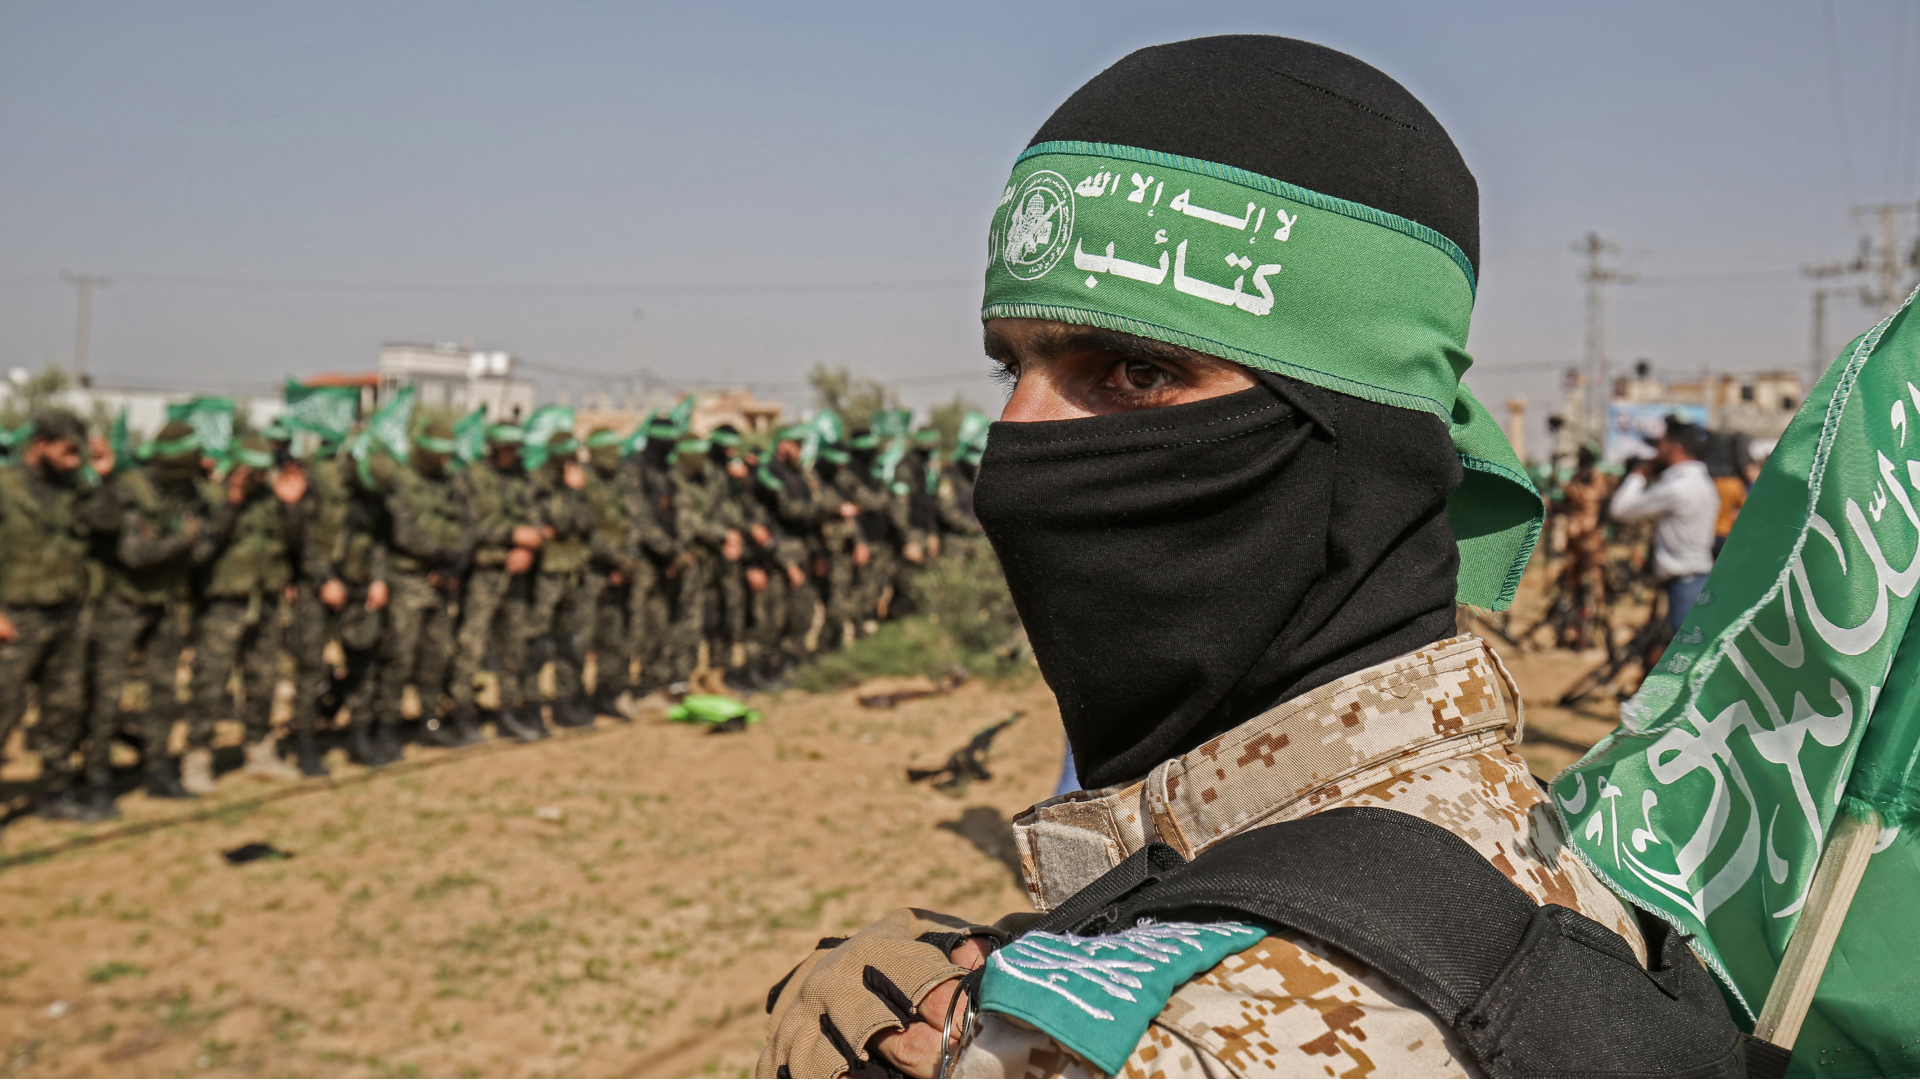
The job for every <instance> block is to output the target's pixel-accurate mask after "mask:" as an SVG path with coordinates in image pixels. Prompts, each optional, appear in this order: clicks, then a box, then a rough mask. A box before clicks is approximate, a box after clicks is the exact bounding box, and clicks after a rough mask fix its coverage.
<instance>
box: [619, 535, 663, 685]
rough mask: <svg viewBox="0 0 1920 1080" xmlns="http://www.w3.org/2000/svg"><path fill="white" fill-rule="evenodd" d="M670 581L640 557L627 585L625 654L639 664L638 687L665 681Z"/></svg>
mask: <svg viewBox="0 0 1920 1080" xmlns="http://www.w3.org/2000/svg"><path fill="white" fill-rule="evenodd" d="M670 584H671V582H670V581H669V579H667V578H666V577H664V576H662V575H661V573H660V571H659V570H658V569H657V568H655V566H654V565H653V563H652V562H650V561H648V560H647V559H646V558H645V557H644V556H643V557H642V558H641V559H640V564H639V568H638V569H637V570H636V571H635V573H634V578H633V580H632V581H631V582H628V584H627V645H626V651H627V655H629V656H631V657H633V658H634V659H636V660H638V661H640V680H639V685H640V686H642V687H647V686H655V685H658V684H660V683H663V682H666V681H667V677H666V676H667V672H668V670H669V668H670V665H669V664H668V662H667V658H668V649H667V636H668V631H669V628H670V627H671V625H672V622H673V607H672V605H671V604H670V603H668V598H667V588H668V587H669V585H670Z"/></svg>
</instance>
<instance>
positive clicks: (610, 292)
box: [117, 273, 980, 296]
mask: <svg viewBox="0 0 1920 1080" xmlns="http://www.w3.org/2000/svg"><path fill="white" fill-rule="evenodd" d="M117 277H118V280H119V281H120V282H121V283H122V284H125V285H129V286H135V287H145V288H156V289H210V290H230V291H250V292H254V291H257V292H309V293H393V294H404V295H442V296H501V295H516V294H517V295H540V296H634V295H662V296H665V295H676V296H707V295H711V296H726V295H730V294H739V293H742V292H752V293H754V294H755V295H767V294H778V295H787V296H810V295H817V294H822V293H873V292H921V291H934V290H940V289H959V288H963V287H964V288H970V289H977V288H979V287H980V279H978V278H964V279H962V278H919V279H891V280H885V281H819V282H804V281H787V282H780V281H774V282H762V283H756V284H755V285H753V286H752V288H751V289H748V288H745V287H743V286H742V285H740V284H739V283H738V282H727V283H721V282H652V283H646V282H633V283H625V284H620V283H601V282H581V283H575V284H568V285H536V284H506V285H480V284H468V285H455V284H447V283H422V282H412V283H408V282H377V281H337V280H336V281H325V280H310V281H301V280H294V279H274V278H222V277H197V276H192V275H184V274H144V273H122V274H119V275H117Z"/></svg>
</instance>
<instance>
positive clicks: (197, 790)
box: [180, 746, 214, 796]
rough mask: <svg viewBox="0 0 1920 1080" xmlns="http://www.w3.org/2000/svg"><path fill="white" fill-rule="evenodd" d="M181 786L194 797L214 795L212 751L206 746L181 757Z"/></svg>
mask: <svg viewBox="0 0 1920 1080" xmlns="http://www.w3.org/2000/svg"><path fill="white" fill-rule="evenodd" d="M180 786H181V787H183V788H185V789H186V790H187V792H188V793H189V794H192V795H203V796H204V795H211V794H213V792H214V784H213V751H212V750H209V749H208V748H206V747H204V746H196V747H193V748H192V749H190V750H188V751H187V752H186V753H185V754H183V755H181V758H180Z"/></svg>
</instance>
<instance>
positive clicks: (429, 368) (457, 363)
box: [380, 344, 535, 421]
mask: <svg viewBox="0 0 1920 1080" xmlns="http://www.w3.org/2000/svg"><path fill="white" fill-rule="evenodd" d="M407 386H411V387H413V388H414V394H415V397H414V402H415V404H416V405H421V406H435V407H445V408H451V409H455V410H457V411H460V412H468V411H471V410H472V409H474V408H476V407H478V406H482V405H484V406H486V409H487V416H488V417H489V418H491V419H494V420H503V421H504V420H516V419H519V418H521V417H524V416H526V415H527V414H529V413H531V412H533V407H534V397H535V387H534V384H533V382H532V381H531V380H528V379H516V378H514V377H513V355H512V354H511V353H505V352H475V351H473V350H472V349H463V348H461V347H459V346H458V345H452V344H437V345H408V344H392V345H382V346H381V347H380V398H381V400H383V401H384V400H385V399H386V398H388V397H389V396H391V395H393V394H394V393H396V392H397V391H399V390H400V389H401V388H402V387H407Z"/></svg>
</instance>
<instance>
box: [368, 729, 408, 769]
mask: <svg viewBox="0 0 1920 1080" xmlns="http://www.w3.org/2000/svg"><path fill="white" fill-rule="evenodd" d="M404 723H405V721H402V720H381V721H378V722H376V723H375V724H374V725H373V763H374V764H375V765H391V764H393V763H394V762H396V761H399V760H401V759H402V758H404V757H406V756H407V754H406V747H405V744H404V743H403V742H402V740H401V730H402V725H403V724H404Z"/></svg>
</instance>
